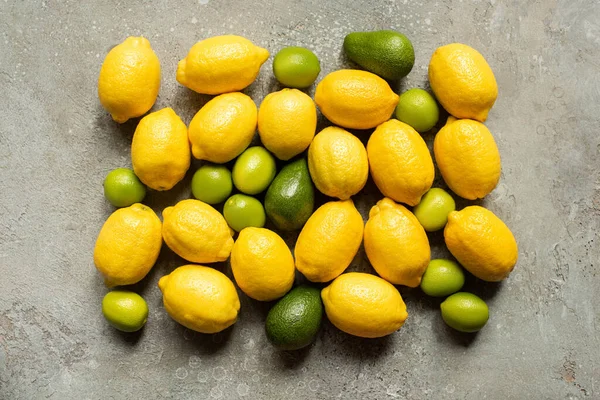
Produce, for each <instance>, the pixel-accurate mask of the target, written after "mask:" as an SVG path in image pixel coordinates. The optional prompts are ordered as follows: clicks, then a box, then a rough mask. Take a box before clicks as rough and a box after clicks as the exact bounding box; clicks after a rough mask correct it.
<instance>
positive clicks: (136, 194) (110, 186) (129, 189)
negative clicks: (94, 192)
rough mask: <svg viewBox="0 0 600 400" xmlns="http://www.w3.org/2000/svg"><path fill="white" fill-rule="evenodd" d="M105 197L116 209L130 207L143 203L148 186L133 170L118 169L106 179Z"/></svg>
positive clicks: (111, 172)
mask: <svg viewBox="0 0 600 400" xmlns="http://www.w3.org/2000/svg"><path fill="white" fill-rule="evenodd" d="M104 197H106V199H107V200H108V201H109V202H110V203H111V204H112V205H113V206H115V207H129V206H130V205H132V204H135V203H141V202H142V200H144V197H146V186H144V184H143V183H142V182H141V181H140V180H139V179H138V177H137V176H136V175H135V173H134V172H133V170H131V169H129V168H117V169H114V170H112V171H110V172H109V173H108V175H106V178H105V179H104Z"/></svg>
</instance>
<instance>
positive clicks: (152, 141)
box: [131, 108, 190, 190]
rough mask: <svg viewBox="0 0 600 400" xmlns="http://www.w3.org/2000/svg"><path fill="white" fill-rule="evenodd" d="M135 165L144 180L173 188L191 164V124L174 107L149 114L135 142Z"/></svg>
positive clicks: (143, 119) (132, 155)
mask: <svg viewBox="0 0 600 400" xmlns="http://www.w3.org/2000/svg"><path fill="white" fill-rule="evenodd" d="M131 164H132V165H133V171H134V172H135V174H136V175H137V176H138V178H140V180H141V181H142V182H143V183H144V184H145V185H147V186H148V187H150V188H152V189H154V190H169V189H171V188H172V187H173V186H175V185H176V184H177V183H178V182H179V181H181V180H182V179H183V177H184V176H185V173H186V172H187V170H188V168H189V167H190V143H189V141H188V133H187V127H186V126H185V124H184V123H183V121H182V120H181V118H179V116H178V115H177V114H175V111H173V109H172V108H163V109H162V110H160V111H156V112H153V113H152V114H148V115H146V116H145V117H144V118H142V120H141V121H140V122H139V124H138V126H137V128H136V129H135V133H134V134H133V140H132V142H131Z"/></svg>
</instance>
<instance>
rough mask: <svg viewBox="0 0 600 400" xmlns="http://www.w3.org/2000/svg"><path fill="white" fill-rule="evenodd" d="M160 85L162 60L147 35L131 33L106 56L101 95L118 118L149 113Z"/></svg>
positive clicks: (101, 75) (101, 71)
mask: <svg viewBox="0 0 600 400" xmlns="http://www.w3.org/2000/svg"><path fill="white" fill-rule="evenodd" d="M159 88H160V62H159V61H158V57H157V56H156V54H155V53H154V51H153V50H152V47H150V42H149V41H148V39H146V38H143V37H128V38H127V39H125V41H123V43H121V44H119V45H117V46H115V47H113V48H112V49H111V50H110V51H109V52H108V54H107V55H106V58H104V62H103V63H102V67H101V68H100V76H99V77H98V97H100V103H101V104H102V107H104V108H105V109H106V111H108V112H109V113H110V115H111V116H112V118H113V119H114V120H115V121H116V122H119V123H123V122H125V121H127V120H128V119H130V118H135V117H139V116H142V115H144V114H146V113H147V112H148V110H150V109H151V108H152V106H153V105H154V102H155V101H156V97H157V96H158V89H159Z"/></svg>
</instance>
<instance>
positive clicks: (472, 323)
mask: <svg viewBox="0 0 600 400" xmlns="http://www.w3.org/2000/svg"><path fill="white" fill-rule="evenodd" d="M440 308H441V310H442V318H443V319H444V322H445V323H446V324H448V326H450V327H451V328H454V329H456V330H457V331H460V332H469V333H470V332H477V331H478V330H480V329H481V328H483V327H484V325H485V324H486V323H487V321H488V318H489V317H490V313H489V310H488V306H487V304H485V301H483V300H481V299H480V298H479V297H477V296H475V295H474V294H472V293H467V292H458V293H454V294H453V295H452V296H450V297H448V298H447V299H446V300H444V302H443V303H442V304H441V305H440Z"/></svg>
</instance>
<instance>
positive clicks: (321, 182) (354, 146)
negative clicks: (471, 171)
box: [308, 126, 369, 200]
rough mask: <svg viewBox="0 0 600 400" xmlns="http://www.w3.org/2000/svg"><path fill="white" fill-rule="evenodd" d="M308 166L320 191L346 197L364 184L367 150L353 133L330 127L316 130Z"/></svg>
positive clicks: (365, 179) (367, 175)
mask: <svg viewBox="0 0 600 400" xmlns="http://www.w3.org/2000/svg"><path fill="white" fill-rule="evenodd" d="M308 169H309V171H310V176H311V178H312V180H313V183H314V184H315V186H316V187H317V189H319V191H320V192H321V193H323V194H325V195H327V196H330V197H337V198H338V199H340V200H347V199H349V198H350V196H354V195H355V194H356V193H358V192H360V191H361V190H362V188H363V187H364V186H365V183H367V178H368V177H369V159H368V158H367V150H365V146H363V144H362V142H361V141H360V140H358V138H357V137H356V136H354V135H352V134H351V133H349V132H347V131H345V130H343V129H342V128H338V127H336V126H330V127H328V128H325V129H323V130H322V131H321V132H319V133H318V134H317V135H316V136H315V138H314V140H313V141H312V143H311V144H310V147H309V148H308Z"/></svg>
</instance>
